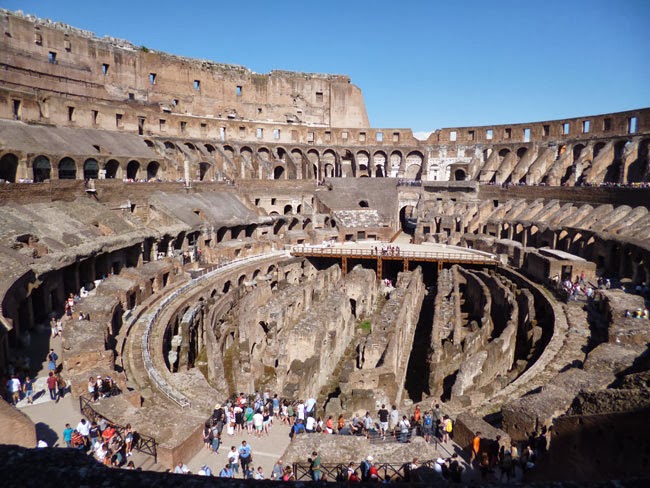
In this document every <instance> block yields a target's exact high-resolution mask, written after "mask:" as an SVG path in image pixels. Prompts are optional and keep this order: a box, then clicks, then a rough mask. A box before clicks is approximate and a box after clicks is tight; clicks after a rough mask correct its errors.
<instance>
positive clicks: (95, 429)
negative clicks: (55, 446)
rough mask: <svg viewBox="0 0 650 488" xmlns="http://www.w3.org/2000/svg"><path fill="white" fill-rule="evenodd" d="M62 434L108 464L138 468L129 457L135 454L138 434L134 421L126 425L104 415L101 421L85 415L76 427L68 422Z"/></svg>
mask: <svg viewBox="0 0 650 488" xmlns="http://www.w3.org/2000/svg"><path fill="white" fill-rule="evenodd" d="M62 436H63V441H64V442H65V445H66V447H69V448H72V449H79V450H80V451H83V452H85V453H87V454H88V455H92V456H93V457H94V458H95V460H97V461H98V462H100V463H102V464H103V465H105V466H111V467H116V468H125V469H135V465H134V463H133V461H132V460H129V459H128V458H129V457H131V455H132V454H133V446H134V441H135V436H136V433H135V432H134V430H133V428H132V427H131V424H126V427H124V428H123V429H122V428H119V427H118V426H116V425H115V424H112V423H111V422H109V421H108V420H106V419H105V418H103V417H99V418H98V421H97V422H95V421H92V422H90V421H88V420H86V419H85V418H82V419H81V420H80V421H79V423H78V424H77V425H76V427H74V428H73V427H72V426H71V425H70V424H65V429H64V431H63V434H62Z"/></svg>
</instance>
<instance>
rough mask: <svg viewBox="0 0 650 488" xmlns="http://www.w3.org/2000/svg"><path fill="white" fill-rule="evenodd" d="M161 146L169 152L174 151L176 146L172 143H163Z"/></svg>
mask: <svg viewBox="0 0 650 488" xmlns="http://www.w3.org/2000/svg"><path fill="white" fill-rule="evenodd" d="M163 144H164V145H165V149H167V150H171V151H176V144H174V143H173V142H171V141H165V142H164V143H163Z"/></svg>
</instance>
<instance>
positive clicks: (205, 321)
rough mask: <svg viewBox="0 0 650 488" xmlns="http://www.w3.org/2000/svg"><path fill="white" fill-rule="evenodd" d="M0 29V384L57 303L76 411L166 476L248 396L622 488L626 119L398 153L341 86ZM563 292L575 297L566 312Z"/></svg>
mask: <svg viewBox="0 0 650 488" xmlns="http://www.w3.org/2000/svg"><path fill="white" fill-rule="evenodd" d="M0 29H1V31H2V36H1V37H0V65H1V67H2V69H1V72H0V180H3V181H4V182H5V183H4V184H2V185H1V186H0V205H1V211H0V242H1V245H0V263H1V267H2V269H3V270H4V271H3V273H2V276H1V278H0V300H1V302H0V303H1V308H0V322H1V326H0V365H2V368H3V371H4V370H5V369H6V367H7V366H8V365H9V364H10V363H15V361H16V358H17V356H18V355H19V354H20V351H21V350H22V348H24V347H26V345H27V344H29V337H30V334H33V333H34V331H35V330H37V329H38V328H39V327H42V326H43V325H44V326H45V327H47V326H48V325H47V324H48V322H49V319H50V317H51V316H52V315H53V314H57V315H60V314H61V313H62V312H63V305H64V302H65V299H66V297H68V295H69V294H70V293H73V294H76V293H78V292H79V290H80V289H81V288H82V287H84V289H86V290H92V292H93V293H92V294H91V296H88V297H86V298H82V299H81V300H80V301H79V303H78V304H77V307H76V311H81V312H83V313H84V315H87V316H88V317H89V320H88V321H82V322H76V321H74V322H70V325H69V326H66V329H65V332H64V336H63V357H62V360H63V368H64V372H65V374H66V377H68V378H69V379H70V380H71V384H72V392H73V394H74V395H75V396H80V395H83V394H84V393H85V389H86V380H87V378H88V377H89V376H90V375H93V376H94V375H96V374H102V375H107V374H108V375H111V376H112V377H113V378H115V379H116V381H117V383H118V385H119V386H120V387H121V389H122V390H123V391H124V394H123V395H120V396H119V397H116V398H114V399H112V402H111V403H106V405H105V406H103V407H101V408H104V409H105V412H106V415H110V416H111V417H112V418H114V419H116V420H124V421H125V422H126V421H128V422H130V423H132V424H133V425H134V426H135V427H136V428H137V430H138V431H139V432H142V433H146V434H147V435H150V436H152V437H155V438H156V441H157V442H158V446H159V453H158V456H159V458H160V460H161V462H163V463H167V465H174V464H175V463H176V462H177V461H178V460H179V459H182V458H185V459H187V456H189V455H191V454H192V453H195V452H196V451H197V450H199V449H200V448H201V445H202V438H201V428H202V425H203V422H204V421H205V419H206V418H207V417H208V416H209V415H210V413H211V412H212V408H213V406H214V404H215V403H216V402H218V401H223V400H224V399H225V398H227V397H229V396H231V395H233V394H236V393H237V392H239V391H251V392H252V391H255V390H270V391H274V392H278V393H281V394H282V395H283V396H286V397H294V398H298V397H304V398H308V397H314V398H316V399H317V400H318V405H319V408H320V409H321V411H322V412H323V413H324V414H332V415H338V414H339V413H345V414H346V415H351V414H352V413H353V412H358V411H365V410H372V411H376V410H377V406H378V405H380V404H381V403H386V404H397V405H400V406H404V405H411V404H413V403H418V402H426V404H427V405H431V402H432V401H440V402H442V405H443V408H444V411H445V412H446V413H449V414H450V415H452V417H454V418H455V419H456V421H457V425H458V426H459V428H458V432H459V436H461V432H463V427H462V426H463V425H466V426H467V428H466V430H467V435H469V436H470V437H469V439H467V440H466V442H465V444H468V443H469V441H471V435H472V433H473V431H474V430H475V428H476V426H479V427H481V426H482V429H483V431H484V432H486V431H488V430H489V429H490V428H491V426H490V425H488V424H492V426H496V427H498V428H499V429H501V431H502V433H503V435H504V436H508V437H509V438H511V439H513V440H525V439H527V438H528V437H529V436H530V435H531V434H535V433H540V432H541V431H542V429H546V428H549V427H551V426H552V438H551V442H550V450H549V457H548V458H547V462H548V463H549V466H551V465H552V466H553V467H554V469H553V470H548V471H547V472H546V474H545V475H544V476H546V478H544V476H542V479H557V478H560V479H562V478H563V477H564V478H572V477H573V478H576V479H582V480H596V479H611V478H616V477H622V476H623V477H624V476H648V474H649V473H650V464H649V463H650V459H649V456H650V455H649V454H648V452H649V442H650V441H649V440H648V439H650V435H649V434H650V432H648V422H647V419H648V410H649V407H650V390H649V389H648V386H649V379H650V375H649V373H648V370H649V367H650V363H649V361H648V351H647V349H648V343H649V342H650V327H649V325H650V323H649V322H648V321H647V320H645V319H639V318H634V317H628V316H627V315H629V314H627V313H626V311H632V312H635V311H636V310H637V309H641V310H643V309H645V308H647V300H648V298H650V295H649V294H648V286H649V285H650V214H649V209H650V186H649V185H648V183H649V182H650V108H640V109H638V110H632V111H628V112H621V113H611V114H604V115H588V116H581V117H576V118H571V119H565V120H551V121H544V122H534V123H525V124H522V123H516V124H510V125H494V126H484V127H453V128H445V129H440V130H436V131H435V132H433V133H432V134H431V135H430V136H429V137H428V138H427V139H426V140H419V139H416V138H415V137H414V136H413V132H412V131H411V130H410V129H403V128H370V127H369V122H368V117H367V115H366V109H365V105H364V99H363V95H362V93H361V90H360V89H359V88H358V87H356V86H355V85H354V84H352V82H351V80H350V79H349V78H348V77H347V76H342V75H327V74H317V73H295V72H286V71H271V72H270V73H267V74H258V73H253V72H252V71H250V70H249V69H246V68H244V67H242V66H234V65H225V64H219V63H215V62H212V61H204V60H196V59H188V58H183V57H179V56H174V55H170V54H166V53H161V52H155V51H152V50H149V49H146V48H142V47H138V46H135V45H133V44H130V43H129V42H126V41H122V40H118V39H113V38H97V37H95V36H94V35H93V34H92V33H90V32H86V31H82V30H79V29H76V28H73V27H70V26H68V25H63V24H59V23H53V22H50V21H46V20H42V19H37V18H34V17H31V16H26V15H23V14H21V13H14V12H9V11H6V10H1V11H0ZM599 278H600V279H606V278H607V279H609V280H611V283H613V286H611V288H610V287H607V289H605V287H601V288H600V289H599V287H598V281H599ZM576 279H579V280H581V281H582V282H583V283H584V286H585V288H586V287H590V288H593V289H594V290H595V294H594V296H592V297H590V298H589V299H588V300H587V299H583V298H584V297H582V296H581V297H580V300H575V301H574V300H568V301H567V300H566V297H565V296H563V295H562V293H561V290H560V289H559V287H558V285H561V284H562V283H563V282H565V281H566V280H569V281H571V282H573V281H575V280H576ZM387 284H389V285H390V286H387ZM632 315H634V314H632ZM361 324H366V326H365V327H362V326H361ZM3 384H4V381H3ZM0 403H2V405H0V407H1V408H0V416H2V417H3V418H4V419H7V418H9V419H13V420H12V422H16V423H17V424H18V423H20V422H23V421H22V420H20V419H17V417H15V415H14V413H12V410H13V407H11V406H10V405H9V404H7V403H5V402H0ZM98 408H99V407H98ZM170 411H171V412H174V414H173V417H174V419H175V420H176V422H175V423H174V424H173V425H170V424H169V423H168V422H167V423H165V422H163V423H162V424H161V419H168V418H169V412H170ZM126 412H128V419H125V418H124V417H125V416H126ZM161 425H164V428H163V427H161ZM32 428H33V427H32ZM21 432H22V431H21ZM1 433H2V442H3V443H9V444H11V443H19V444H25V443H27V445H28V447H33V445H34V443H33V442H32V441H33V440H34V439H32V440H29V441H25V440H24V437H23V439H22V440H18V439H16V438H15V436H14V437H12V432H11V431H7V429H2V432H1ZM21 435H22V434H21ZM30 442H31V446H30V445H29V444H30ZM458 442H459V443H462V442H463V440H462V436H461V438H459V440H458ZM606 459H609V460H610V461H608V462H605V460H606ZM611 460H613V461H611ZM542 468H543V467H542Z"/></svg>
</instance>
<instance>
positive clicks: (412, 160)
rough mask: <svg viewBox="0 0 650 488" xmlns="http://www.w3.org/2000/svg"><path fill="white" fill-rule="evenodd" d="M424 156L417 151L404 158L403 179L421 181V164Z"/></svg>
mask: <svg viewBox="0 0 650 488" xmlns="http://www.w3.org/2000/svg"><path fill="white" fill-rule="evenodd" d="M423 161H424V156H423V155H422V153H421V152H419V151H411V152H410V153H408V155H407V156H406V171H405V172H404V177H405V178H407V179H409V180H420V179H422V163H423Z"/></svg>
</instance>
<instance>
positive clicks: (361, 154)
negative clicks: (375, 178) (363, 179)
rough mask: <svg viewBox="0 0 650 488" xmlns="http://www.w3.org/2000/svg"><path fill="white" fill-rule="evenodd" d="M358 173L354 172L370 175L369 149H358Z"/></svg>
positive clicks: (359, 174) (360, 174)
mask: <svg viewBox="0 0 650 488" xmlns="http://www.w3.org/2000/svg"><path fill="white" fill-rule="evenodd" d="M355 159H356V162H357V174H356V175H355V174H354V172H353V173H352V174H353V176H370V155H369V154H368V151H357V154H356V157H355Z"/></svg>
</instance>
